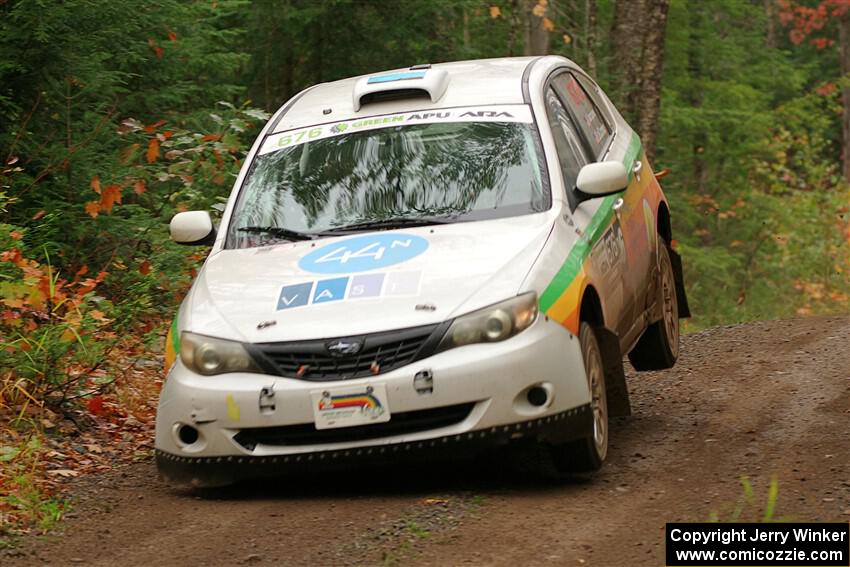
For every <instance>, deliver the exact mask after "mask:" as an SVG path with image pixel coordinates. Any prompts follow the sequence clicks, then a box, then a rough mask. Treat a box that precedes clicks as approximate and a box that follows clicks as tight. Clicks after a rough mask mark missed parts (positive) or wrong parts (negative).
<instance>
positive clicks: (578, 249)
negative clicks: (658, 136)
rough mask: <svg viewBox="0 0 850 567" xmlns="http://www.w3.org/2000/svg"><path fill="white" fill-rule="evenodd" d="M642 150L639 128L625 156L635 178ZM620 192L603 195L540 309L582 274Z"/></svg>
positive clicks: (543, 299) (555, 299)
mask: <svg viewBox="0 0 850 567" xmlns="http://www.w3.org/2000/svg"><path fill="white" fill-rule="evenodd" d="M640 151H641V144H640V138H639V137H638V135H637V134H636V133H635V132H632V138H631V140H630V141H629V147H628V148H626V154H625V156H624V157H623V165H625V166H626V171H628V172H629V181H631V179H632V176H633V175H634V172H633V171H632V170H633V167H634V163H635V160H636V159H637V158H638V156H639V155H640ZM618 196H619V193H618V194H615V195H609V196H607V197H605V198H603V200H602V203H600V205H599V208H598V209H597V210H596V212H595V213H594V214H593V217H591V219H590V223H589V224H588V226H587V228H586V229H585V231H584V233H582V235H581V236H580V237H579V239H578V241H577V242H576V244H575V246H573V248H572V249H571V250H570V253H569V254H567V259H566V261H564V263H563V265H562V266H561V268H560V269H559V270H558V273H556V274H555V277H554V278H552V281H551V282H549V285H548V286H546V289H545V290H544V291H543V293H542V294H541V295H540V309H541V310H542V311H547V310H548V309H549V308H550V307H552V306H553V305H554V304H555V302H556V301H557V300H558V298H559V297H561V295H562V294H563V293H564V291H566V289H567V287H568V286H569V285H570V283H572V281H573V280H574V279H575V277H576V276H577V275H578V272H579V270H580V269H581V265H582V264H583V263H584V260H585V258H586V257H587V255H588V254H589V253H590V250H591V249H592V248H593V245H594V244H596V242H597V241H598V240H599V238H600V237H601V236H602V234H604V232H605V229H606V228H607V227H608V223H609V222H610V221H611V217H612V216H613V215H614V208H613V205H614V201H615V200H616V199H617V198H618Z"/></svg>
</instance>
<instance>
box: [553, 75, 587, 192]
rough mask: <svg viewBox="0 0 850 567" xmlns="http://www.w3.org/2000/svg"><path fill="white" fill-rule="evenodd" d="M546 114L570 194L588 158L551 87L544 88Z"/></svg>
mask: <svg viewBox="0 0 850 567" xmlns="http://www.w3.org/2000/svg"><path fill="white" fill-rule="evenodd" d="M546 114H547V116H548V117H549V128H551V129H552V137H553V138H555V148H556V150H557V152H558V161H559V162H560V164H561V171H562V172H563V174H564V184H565V185H566V188H567V192H568V194H570V193H572V189H574V188H575V186H576V178H577V177H578V172H579V170H580V169H581V168H582V166H583V165H585V164H586V163H587V162H588V159H587V156H586V155H585V152H584V148H583V147H582V144H581V139H580V138H579V135H578V132H577V131H576V127H575V124H573V120H572V118H570V115H569V113H568V112H567V109H566V108H564V105H563V104H562V103H561V100H560V99H559V98H558V95H557V94H555V91H554V90H552V87H549V88H548V89H546Z"/></svg>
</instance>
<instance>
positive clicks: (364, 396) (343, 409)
mask: <svg viewBox="0 0 850 567" xmlns="http://www.w3.org/2000/svg"><path fill="white" fill-rule="evenodd" d="M310 394H311V396H312V398H313V418H314V420H315V423H316V429H333V428H335V427H352V426H356V425H367V424H370V423H382V422H385V421H389V420H390V408H389V405H388V404H387V386H386V384H373V385H368V386H362V385H361V386H348V387H338V388H326V389H323V390H315V391H313V392H311V393H310Z"/></svg>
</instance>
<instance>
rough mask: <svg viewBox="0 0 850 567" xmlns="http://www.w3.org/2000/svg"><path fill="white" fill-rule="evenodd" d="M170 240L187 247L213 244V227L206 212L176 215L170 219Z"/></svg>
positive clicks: (214, 232) (189, 212)
mask: <svg viewBox="0 0 850 567" xmlns="http://www.w3.org/2000/svg"><path fill="white" fill-rule="evenodd" d="M170 228H171V240H173V241H174V242H176V243H177V244H185V245H187V246H192V245H202V244H207V245H208V244H212V243H213V242H215V234H216V231H215V226H213V222H212V219H211V218H210V214H209V213H208V212H206V211H188V212H185V213H177V214H176V215H174V218H173V219H171V225H170Z"/></svg>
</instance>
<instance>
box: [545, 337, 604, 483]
mask: <svg viewBox="0 0 850 567" xmlns="http://www.w3.org/2000/svg"><path fill="white" fill-rule="evenodd" d="M579 343H580V344H581V355H582V358H583V360H584V367H585V373H586V374H587V382H588V386H589V387H590V395H591V400H590V406H591V411H592V413H591V415H592V420H593V423H592V427H591V428H590V431H591V433H590V435H589V436H588V437H585V438H583V439H577V440H575V441H571V442H569V443H564V444H562V445H553V446H552V447H551V448H550V450H551V457H552V464H553V465H554V467H555V469H556V470H557V471H558V472H560V473H586V472H592V471H595V470H598V469H599V467H601V466H602V463H603V462H604V461H605V457H606V455H607V454H608V399H607V397H606V395H605V367H604V366H603V364H602V352H601V351H600V349H599V342H598V340H597V339H596V333H595V332H594V330H593V327H591V326H590V325H589V324H588V323H585V322H582V323H581V326H580V328H579Z"/></svg>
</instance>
